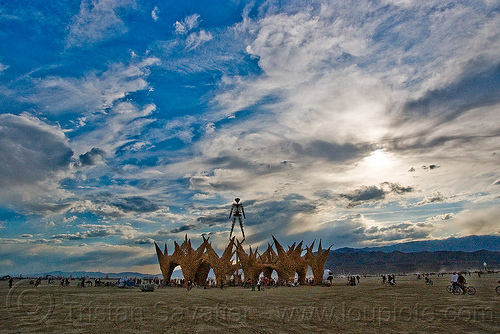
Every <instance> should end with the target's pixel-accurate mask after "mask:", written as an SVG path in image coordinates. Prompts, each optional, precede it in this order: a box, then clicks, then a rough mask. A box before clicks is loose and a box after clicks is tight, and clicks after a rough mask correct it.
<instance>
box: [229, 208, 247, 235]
mask: <svg viewBox="0 0 500 334" xmlns="http://www.w3.org/2000/svg"><path fill="white" fill-rule="evenodd" d="M241 215H243V218H245V219H247V217H245V210H243V205H242V204H241V203H240V199H239V198H235V199H234V203H233V206H232V207H231V212H230V213H229V219H231V216H233V224H232V225H231V233H230V234H229V240H231V237H232V235H233V230H234V224H235V223H236V219H237V220H238V222H239V223H240V228H241V234H243V240H241V242H243V241H244V240H245V231H243V220H242V219H241Z"/></svg>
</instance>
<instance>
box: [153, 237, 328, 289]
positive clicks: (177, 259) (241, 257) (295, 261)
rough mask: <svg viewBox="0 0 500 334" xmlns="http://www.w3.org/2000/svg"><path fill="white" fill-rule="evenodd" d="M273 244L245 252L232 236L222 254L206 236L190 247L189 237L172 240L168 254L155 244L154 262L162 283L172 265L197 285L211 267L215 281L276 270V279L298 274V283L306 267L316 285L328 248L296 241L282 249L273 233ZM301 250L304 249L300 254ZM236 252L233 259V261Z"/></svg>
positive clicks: (248, 277)
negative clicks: (178, 242)
mask: <svg viewBox="0 0 500 334" xmlns="http://www.w3.org/2000/svg"><path fill="white" fill-rule="evenodd" d="M273 241H274V246H275V248H276V251H275V250H274V249H273V248H272V246H271V245H269V244H268V245H267V249H266V251H265V252H264V253H262V254H259V253H258V252H257V249H255V250H252V247H249V253H247V252H246V251H245V249H244V246H243V245H242V244H241V243H240V242H239V241H238V240H237V239H235V238H234V237H233V238H232V239H231V240H230V241H229V243H228V245H227V246H226V248H225V250H224V252H223V254H222V256H220V257H219V255H218V254H217V253H216V252H215V250H214V249H213V248H212V245H211V244H210V242H209V241H208V238H205V237H203V243H202V244H201V245H200V246H199V247H198V248H197V249H194V248H193V247H192V245H191V240H189V239H188V238H187V235H186V238H185V240H184V242H183V243H182V244H181V245H179V244H177V242H174V245H175V250H174V252H173V253H172V255H168V250H167V245H165V250H164V252H162V251H161V249H160V247H158V245H157V244H156V243H155V248H156V254H157V256H158V262H159V264H160V269H161V272H162V274H163V279H164V280H165V281H166V282H169V281H170V278H171V276H172V273H173V271H174V269H175V267H177V266H180V267H181V270H182V274H183V275H184V279H185V281H186V282H187V281H192V282H194V283H196V284H198V285H205V284H206V280H207V277H208V273H209V271H210V269H213V271H214V274H215V279H216V281H217V284H218V285H220V284H226V283H227V281H228V280H229V279H230V278H231V276H233V275H235V273H236V272H237V270H239V269H241V270H242V271H243V274H244V276H245V280H254V281H256V280H258V279H259V276H260V274H261V273H263V274H264V277H266V278H271V274H272V272H273V271H274V270H276V272H277V273H278V278H279V279H280V280H284V281H285V282H290V281H293V280H294V277H295V274H297V276H298V280H299V284H305V279H306V273H307V269H308V267H311V270H312V272H313V276H314V284H316V285H319V284H321V282H322V279H323V269H324V266H325V262H326V259H327V257H328V253H329V252H330V248H331V247H332V246H330V247H328V249H326V250H323V249H322V248H321V241H320V242H319V245H318V250H317V251H316V253H314V252H313V247H314V242H313V243H312V244H311V246H309V247H307V246H305V249H303V248H302V241H301V242H300V243H299V244H297V245H296V244H295V243H294V244H293V245H292V246H288V250H287V251H285V249H284V248H283V246H281V244H280V243H279V242H278V240H276V238H275V237H274V236H273ZM303 251H306V253H305V254H304V256H302V253H303ZM234 254H236V259H237V261H233V260H232V259H233V255H234Z"/></svg>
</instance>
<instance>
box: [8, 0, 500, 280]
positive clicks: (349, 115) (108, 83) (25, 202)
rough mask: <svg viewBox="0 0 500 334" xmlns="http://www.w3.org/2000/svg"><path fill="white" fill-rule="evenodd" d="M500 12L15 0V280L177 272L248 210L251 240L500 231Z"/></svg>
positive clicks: (11, 101) (455, 6)
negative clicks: (191, 253)
mask: <svg viewBox="0 0 500 334" xmlns="http://www.w3.org/2000/svg"><path fill="white" fill-rule="evenodd" d="M499 9H500V8H499V6H498V4H497V3H496V2H494V1H484V2H470V1H438V0H425V1H379V2H374V1H368V0H362V1H328V0H313V1H311V2H309V3H308V5H307V6H304V5H303V3H302V2H300V1H295V0H287V1H281V2H276V1H266V0H264V1H256V2H250V3H245V2H238V1H225V2H216V3H211V4H210V6H206V4H202V3H192V2H189V3H177V4H176V5H175V6H166V5H165V3H161V2H158V1H152V2H151V1H149V2H145V1H141V0H92V1H91V0H82V1H81V2H80V3H74V2H71V1H66V0H58V1H56V3H54V5H53V6H46V5H45V3H29V5H28V3H27V2H26V1H20V2H19V1H18V2H11V3H8V4H7V3H5V4H0V22H1V23H2V33H1V34H0V156H1V157H2V160H1V161H0V230H1V231H2V236H1V237H0V243H1V244H2V246H5V247H2V248H0V257H1V258H2V259H4V260H2V262H1V264H2V267H1V268H2V271H4V272H5V274H8V273H13V272H14V271H15V272H19V273H27V272H28V271H30V272H33V271H37V270H38V269H37V268H40V270H46V268H49V267H50V266H53V267H54V269H61V270H71V269H73V268H78V269H88V270H101V271H104V270H106V268H107V269H109V270H112V271H119V270H121V269H123V270H126V271H129V270H138V271H142V272H150V273H157V272H158V271H159V269H158V266H157V265H155V258H154V248H152V243H154V242H155V241H156V242H166V243H167V244H168V245H169V247H171V246H172V244H173V241H176V240H177V241H180V240H182V238H184V236H185V234H189V236H190V237H191V238H192V240H193V243H194V244H196V243H199V242H201V236H202V235H204V236H209V237H210V238H211V239H210V240H211V241H212V242H213V245H214V247H216V248H219V249H221V248H223V247H224V246H225V244H226V242H227V239H228V237H229V231H230V229H231V223H232V222H231V221H230V220H229V209H230V206H231V203H232V201H233V200H234V198H236V197H240V198H241V199H242V203H243V205H244V208H245V212H246V216H247V218H246V220H245V221H244V229H245V235H246V236H247V239H246V242H247V243H248V244H249V245H252V247H258V246H265V245H267V242H269V241H270V236H271V235H275V236H276V237H277V238H278V239H279V240H280V242H282V243H284V244H287V243H291V242H293V241H300V240H304V241H305V242H306V243H311V242H312V241H313V240H314V239H317V238H320V237H321V238H322V239H323V244H324V245H326V244H327V245H330V244H335V247H364V246H377V245H388V244H393V243H398V242H403V241H413V240H426V239H440V238H446V237H450V236H455V237H457V236H467V235H471V234H498V233H500V231H499V230H498V227H497V225H498V217H500V213H499V212H498V209H496V208H497V207H498V201H499V199H500V187H499V184H500V174H499V170H498V163H499V156H500V155H499V154H500V152H498V150H499V148H498V142H499V137H500V125H499V123H498V119H499V114H500V109H499V108H500V99H499V96H500V52H499V50H500V15H499V12H500V11H499ZM238 225H239V224H237V226H236V227H235V231H234V233H236V235H237V236H241V231H240V228H239V226H238ZM28 250H29V252H28ZM35 258H36V265H34V266H31V267H28V266H27V265H26V263H30V261H31V262H33V260H34V259H35ZM116 259H120V261H117V260H116ZM118 262H119V263H118ZM132 268H133V269H132Z"/></svg>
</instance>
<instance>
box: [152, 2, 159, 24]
mask: <svg viewBox="0 0 500 334" xmlns="http://www.w3.org/2000/svg"><path fill="white" fill-rule="evenodd" d="M159 13H160V10H159V9H158V6H155V8H153V10H152V11H151V17H152V18H153V20H154V21H158V19H159V17H158V14H159Z"/></svg>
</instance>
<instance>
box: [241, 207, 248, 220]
mask: <svg viewBox="0 0 500 334" xmlns="http://www.w3.org/2000/svg"><path fill="white" fill-rule="evenodd" d="M241 213H242V214H243V218H245V219H247V217H245V210H243V205H242V206H241Z"/></svg>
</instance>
